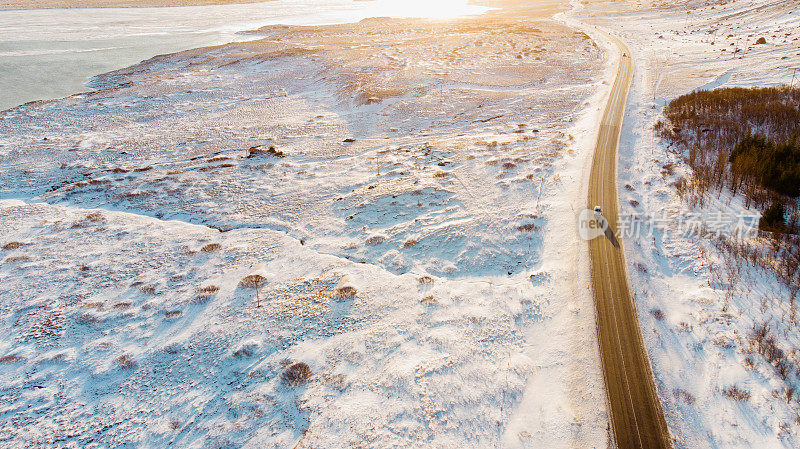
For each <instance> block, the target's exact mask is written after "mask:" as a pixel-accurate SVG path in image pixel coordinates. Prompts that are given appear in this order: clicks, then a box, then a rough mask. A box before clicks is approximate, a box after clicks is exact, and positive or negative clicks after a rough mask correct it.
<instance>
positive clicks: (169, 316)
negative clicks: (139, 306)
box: [164, 310, 183, 320]
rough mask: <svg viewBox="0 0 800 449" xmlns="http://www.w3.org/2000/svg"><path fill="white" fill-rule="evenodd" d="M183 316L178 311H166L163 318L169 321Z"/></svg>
mask: <svg viewBox="0 0 800 449" xmlns="http://www.w3.org/2000/svg"><path fill="white" fill-rule="evenodd" d="M181 315H183V312H181V311H180V310H166V311H164V318H166V319H168V320H171V319H173V318H178V317H179V316H181Z"/></svg>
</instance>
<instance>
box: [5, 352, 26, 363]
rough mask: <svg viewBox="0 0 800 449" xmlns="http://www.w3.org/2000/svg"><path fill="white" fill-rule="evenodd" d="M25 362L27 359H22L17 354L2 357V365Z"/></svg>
mask: <svg viewBox="0 0 800 449" xmlns="http://www.w3.org/2000/svg"><path fill="white" fill-rule="evenodd" d="M23 360H25V359H23V358H22V357H20V356H18V355H16V354H9V355H4V356H2V357H0V365H9V364H11V363H17V362H21V361H23Z"/></svg>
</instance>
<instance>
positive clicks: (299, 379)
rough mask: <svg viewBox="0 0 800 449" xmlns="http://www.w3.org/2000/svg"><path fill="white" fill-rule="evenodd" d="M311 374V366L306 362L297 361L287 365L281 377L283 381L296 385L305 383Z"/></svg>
mask: <svg viewBox="0 0 800 449" xmlns="http://www.w3.org/2000/svg"><path fill="white" fill-rule="evenodd" d="M312 375H313V373H312V372H311V367H309V366H308V365H307V364H306V363H303V362H298V363H293V364H291V365H289V367H288V368H286V369H285V370H284V371H283V375H282V376H281V379H282V380H283V383H285V384H287V385H290V386H292V387H296V386H299V385H303V384H305V383H307V382H308V381H309V379H311V376H312Z"/></svg>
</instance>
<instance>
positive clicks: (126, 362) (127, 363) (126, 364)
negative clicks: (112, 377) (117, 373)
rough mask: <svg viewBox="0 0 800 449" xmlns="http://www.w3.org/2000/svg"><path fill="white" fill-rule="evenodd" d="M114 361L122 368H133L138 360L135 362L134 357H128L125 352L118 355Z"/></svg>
mask: <svg viewBox="0 0 800 449" xmlns="http://www.w3.org/2000/svg"><path fill="white" fill-rule="evenodd" d="M114 362H115V363H116V364H117V366H119V367H120V368H121V369H132V368H134V367H136V362H134V361H133V359H131V358H130V357H128V356H127V355H125V354H123V355H121V356H119V357H117V358H116V359H114Z"/></svg>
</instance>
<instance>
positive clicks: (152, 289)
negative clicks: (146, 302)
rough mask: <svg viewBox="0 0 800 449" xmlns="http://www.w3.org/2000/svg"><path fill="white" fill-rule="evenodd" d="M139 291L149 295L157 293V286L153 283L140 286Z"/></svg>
mask: <svg viewBox="0 0 800 449" xmlns="http://www.w3.org/2000/svg"><path fill="white" fill-rule="evenodd" d="M139 291H140V292H142V293H144V294H147V295H155V294H156V286H155V285H153V284H147V285H142V286H141V287H139Z"/></svg>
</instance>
